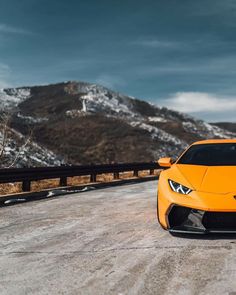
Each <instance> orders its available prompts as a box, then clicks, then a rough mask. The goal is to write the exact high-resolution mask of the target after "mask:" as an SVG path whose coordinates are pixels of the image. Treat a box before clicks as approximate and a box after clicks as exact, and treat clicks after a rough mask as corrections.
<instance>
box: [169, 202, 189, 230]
mask: <svg viewBox="0 0 236 295" xmlns="http://www.w3.org/2000/svg"><path fill="white" fill-rule="evenodd" d="M190 212H191V209H190V208H186V207H181V206H173V207H172V208H171V210H170V213H169V215H168V220H169V226H170V227H175V226H180V225H181V224H182V223H183V222H184V221H185V220H186V219H187V217H188V215H189V213H190Z"/></svg>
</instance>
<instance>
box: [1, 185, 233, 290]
mask: <svg viewBox="0 0 236 295" xmlns="http://www.w3.org/2000/svg"><path fill="white" fill-rule="evenodd" d="M156 186H157V183H156V182H146V183H142V184H133V185H126V186H120V187H115V188H107V189H103V190H96V191H90V192H86V193H82V194H77V195H70V196H62V197H60V198H57V199H50V200H42V201H39V202H31V203H25V204H21V205H18V206H12V207H5V208H1V209H0V294H1V295H3V294H7V295H11V294H14V295H21V294H75V295H79V294H83V295H84V294H85V295H86V294H92V295H97V294H98V295H99V294H117V295H118V294H120V295H121V294H124V295H125V294H175V295H176V294H181V295H183V294H214V295H216V294H220V295H222V294H231V295H235V294H236V236H232V235H229V236H208V237H205V238H200V237H198V236H197V237H194V238H189V237H186V238H177V237H172V236H171V235H170V234H169V233H168V232H165V231H163V230H162V229H161V228H160V226H159V225H158V223H157V220H156Z"/></svg>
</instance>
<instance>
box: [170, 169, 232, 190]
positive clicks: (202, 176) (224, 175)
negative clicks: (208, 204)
mask: <svg viewBox="0 0 236 295" xmlns="http://www.w3.org/2000/svg"><path fill="white" fill-rule="evenodd" d="M176 167H177V169H178V170H179V171H180V173H181V174H182V175H183V176H184V177H185V179H186V180H187V181H188V182H189V183H190V184H191V185H192V186H193V187H194V189H195V190H198V191H202V192H209V193H217V194H226V193H230V192H234V193H236V166H198V165H181V164H178V165H176Z"/></svg>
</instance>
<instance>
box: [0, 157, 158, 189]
mask: <svg viewBox="0 0 236 295" xmlns="http://www.w3.org/2000/svg"><path fill="white" fill-rule="evenodd" d="M157 169H162V168H161V167H160V166H159V165H158V164H157V163H155V162H151V163H124V164H104V165H85V166H59V167H36V168H10V169H0V183H14V182H22V191H23V192H27V191H30V190H31V182H32V181H37V180H44V179H56V178H59V179H60V186H67V178H68V177H74V176H86V175H90V182H96V177H97V175H99V174H105V173H112V174H113V175H114V179H119V173H122V172H130V171H133V175H134V176H136V177H138V176H139V171H145V170H149V171H150V175H153V174H154V170H157Z"/></svg>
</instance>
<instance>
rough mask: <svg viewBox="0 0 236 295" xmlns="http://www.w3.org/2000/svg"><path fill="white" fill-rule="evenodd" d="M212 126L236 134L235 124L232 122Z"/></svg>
mask: <svg viewBox="0 0 236 295" xmlns="http://www.w3.org/2000/svg"><path fill="white" fill-rule="evenodd" d="M212 125H215V126H218V127H220V128H223V129H225V130H228V131H230V132H234V133H236V123H232V122H217V123H213V124H212Z"/></svg>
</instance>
